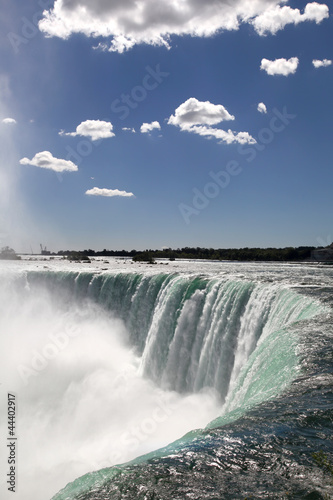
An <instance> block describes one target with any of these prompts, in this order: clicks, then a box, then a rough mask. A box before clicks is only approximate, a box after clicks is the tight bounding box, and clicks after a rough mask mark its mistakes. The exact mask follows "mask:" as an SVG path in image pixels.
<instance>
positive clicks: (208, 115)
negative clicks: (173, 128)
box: [168, 97, 235, 128]
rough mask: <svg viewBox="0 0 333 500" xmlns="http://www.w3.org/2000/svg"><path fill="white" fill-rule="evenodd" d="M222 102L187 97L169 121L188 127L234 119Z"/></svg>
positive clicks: (172, 123) (171, 123)
mask: <svg viewBox="0 0 333 500" xmlns="http://www.w3.org/2000/svg"><path fill="white" fill-rule="evenodd" d="M234 119H235V117H234V116H233V115H231V114H230V113H229V112H228V111H227V110H226V109H225V107H224V106H222V105H221V104H212V103H211V102H209V101H204V102H202V101H198V99H196V98H195V97H191V98H190V99H187V101H185V102H183V104H181V105H180V106H179V107H178V108H177V109H176V111H175V114H174V115H171V116H170V118H169V121H168V123H169V124H170V125H178V126H179V127H182V128H186V127H191V126H192V125H216V124H217V123H220V122H222V121H224V120H234Z"/></svg>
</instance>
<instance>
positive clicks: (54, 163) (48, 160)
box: [20, 151, 78, 172]
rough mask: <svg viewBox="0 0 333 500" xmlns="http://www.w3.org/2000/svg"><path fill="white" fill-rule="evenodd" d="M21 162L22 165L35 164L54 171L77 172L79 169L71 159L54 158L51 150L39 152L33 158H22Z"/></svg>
mask: <svg viewBox="0 0 333 500" xmlns="http://www.w3.org/2000/svg"><path fill="white" fill-rule="evenodd" d="M20 163H21V165H33V166H34V167H40V168H46V169H48V170H53V171H54V172H76V171H77V170H78V168H77V165H75V163H73V162H71V161H69V160H62V159H59V158H54V156H53V155H52V153H50V152H49V151H42V152H41V153H37V154H36V155H35V156H34V157H33V158H32V160H29V159H28V158H22V159H21V160H20Z"/></svg>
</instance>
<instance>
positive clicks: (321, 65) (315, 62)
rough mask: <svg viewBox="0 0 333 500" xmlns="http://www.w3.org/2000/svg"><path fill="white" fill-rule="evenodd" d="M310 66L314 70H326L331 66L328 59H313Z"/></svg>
mask: <svg viewBox="0 0 333 500" xmlns="http://www.w3.org/2000/svg"><path fill="white" fill-rule="evenodd" d="M312 64H313V65H314V67H315V68H326V67H327V66H331V64H332V61H331V60H330V59H322V60H320V59H314V60H313V61H312Z"/></svg>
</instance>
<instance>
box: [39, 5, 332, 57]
mask: <svg viewBox="0 0 333 500" xmlns="http://www.w3.org/2000/svg"><path fill="white" fill-rule="evenodd" d="M285 1H286V0H255V1H254V0H253V1H249V0H232V1H231V0H205V1H204V2H203V1H202V0H182V1H175V0H160V1H158V2H157V1H154V0H140V1H138V0H113V1H112V2H111V1H107V0H94V1H91V0H56V1H55V3H54V5H53V7H52V8H51V9H50V10H48V11H45V12H44V17H43V18H42V19H41V21H40V22H39V28H40V30H41V31H42V32H44V33H45V34H46V36H50V37H52V36H57V37H60V38H63V39H66V38H68V37H69V36H70V35H72V34H73V33H83V34H85V35H86V36H91V37H104V38H112V40H111V43H110V44H109V43H108V42H101V43H100V44H99V47H101V48H102V49H104V50H110V51H116V52H124V51H125V50H129V49H131V48H132V47H133V46H134V45H136V44H141V43H146V44H151V45H164V46H166V47H169V43H170V36H172V35H191V36H198V37H207V36H212V35H214V34H216V33H218V32H220V31H222V30H229V31H230V30H237V29H239V26H240V25H241V24H242V23H252V24H253V25H254V27H255V29H256V31H257V32H258V33H259V34H265V33H266V32H271V33H275V32H276V31H277V30H278V29H282V28H283V27H284V26H285V25H286V24H288V23H293V24H297V22H301V21H306V20H313V21H316V22H320V21H321V20H322V19H324V18H325V17H327V16H328V7H327V6H326V5H322V4H318V3H316V2H313V3H310V4H308V5H307V6H306V8H305V10H304V13H303V14H300V11H299V10H298V9H291V8H290V7H282V8H281V7H279V6H280V4H281V3H285Z"/></svg>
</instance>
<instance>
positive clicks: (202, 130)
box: [186, 125, 256, 144]
mask: <svg viewBox="0 0 333 500" xmlns="http://www.w3.org/2000/svg"><path fill="white" fill-rule="evenodd" d="M186 130H187V131H188V132H193V133H194V134H198V135H201V136H203V137H209V138H211V137H214V138H215V139H219V141H220V142H224V143H226V144H232V143H235V142H237V143H239V144H255V142H256V140H255V139H254V138H253V137H252V136H251V135H250V134H249V133H248V132H238V133H237V132H233V131H232V130H230V129H229V130H228V131H227V132H226V131H225V130H222V129H220V128H213V127H206V126H205V125H193V127H190V128H188V129H186Z"/></svg>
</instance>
